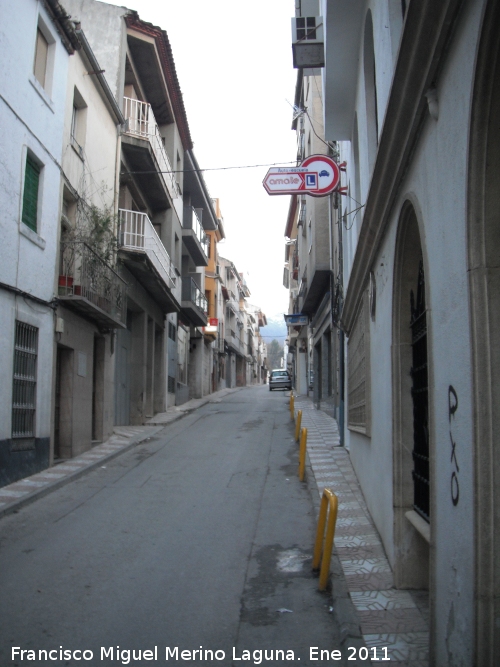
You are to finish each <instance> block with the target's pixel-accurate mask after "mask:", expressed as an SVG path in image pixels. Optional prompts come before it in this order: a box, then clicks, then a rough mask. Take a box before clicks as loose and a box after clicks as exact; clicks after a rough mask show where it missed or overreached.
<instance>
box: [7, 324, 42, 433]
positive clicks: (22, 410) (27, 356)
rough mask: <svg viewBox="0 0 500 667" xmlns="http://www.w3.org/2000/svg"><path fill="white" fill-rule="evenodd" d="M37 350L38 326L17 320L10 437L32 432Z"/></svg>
mask: <svg viewBox="0 0 500 667" xmlns="http://www.w3.org/2000/svg"><path fill="white" fill-rule="evenodd" d="M37 353H38V329H37V328H36V327H32V326H30V325H29V324H25V323H24V322H17V321H16V337H15V341H14V381H13V388H12V437H13V438H33V437H34V436H35V411H36V366H37Z"/></svg>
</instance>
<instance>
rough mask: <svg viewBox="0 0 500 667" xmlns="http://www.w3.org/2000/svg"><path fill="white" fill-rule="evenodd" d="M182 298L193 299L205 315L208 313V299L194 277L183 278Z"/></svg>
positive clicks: (184, 299)
mask: <svg viewBox="0 0 500 667" xmlns="http://www.w3.org/2000/svg"><path fill="white" fill-rule="evenodd" d="M182 300H183V301H191V302H192V303H194V304H195V306H196V307H197V308H199V309H200V310H201V311H202V312H203V313H204V314H205V315H207V314H208V299H207V297H206V296H205V295H204V294H203V292H202V291H201V289H200V288H199V287H198V285H197V284H196V283H195V281H194V280H193V279H192V278H183V279H182Z"/></svg>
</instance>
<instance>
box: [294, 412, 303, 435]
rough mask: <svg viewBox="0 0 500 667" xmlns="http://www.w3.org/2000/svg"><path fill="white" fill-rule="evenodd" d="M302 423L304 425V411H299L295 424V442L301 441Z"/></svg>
mask: <svg viewBox="0 0 500 667" xmlns="http://www.w3.org/2000/svg"><path fill="white" fill-rule="evenodd" d="M301 423H302V410H297V420H296V422H295V440H298V439H299V435H300V425H301Z"/></svg>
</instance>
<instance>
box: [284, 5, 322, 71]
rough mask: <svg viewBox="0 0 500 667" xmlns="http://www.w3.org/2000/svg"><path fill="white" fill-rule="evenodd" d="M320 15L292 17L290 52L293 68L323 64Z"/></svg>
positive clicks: (313, 66)
mask: <svg viewBox="0 0 500 667" xmlns="http://www.w3.org/2000/svg"><path fill="white" fill-rule="evenodd" d="M323 34H324V31H323V17H322V16H295V17H294V18H292V52H293V66H294V67H295V69H304V68H315V67H324V66H325V48H324V47H325V44H324V37H323Z"/></svg>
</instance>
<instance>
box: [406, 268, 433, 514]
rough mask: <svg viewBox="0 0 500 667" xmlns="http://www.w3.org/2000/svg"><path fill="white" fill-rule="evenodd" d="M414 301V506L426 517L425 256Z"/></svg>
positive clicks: (428, 487) (412, 296) (412, 298)
mask: <svg viewBox="0 0 500 667" xmlns="http://www.w3.org/2000/svg"><path fill="white" fill-rule="evenodd" d="M410 301H411V323H410V327H411V335H412V368H411V371H410V373H411V377H412V390H411V395H412V400H413V452H412V455H413V471H412V477H413V492H414V493H413V497H414V501H413V507H414V509H415V511H416V512H418V514H420V515H421V516H422V517H423V518H424V519H425V520H426V521H429V519H430V504H429V497H430V493H429V492H430V476H429V400H428V364H427V315H426V309H425V277H424V268H423V263H422V260H421V261H420V266H419V273H418V287H417V300H416V303H415V297H414V294H413V291H412V292H411V294H410Z"/></svg>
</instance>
